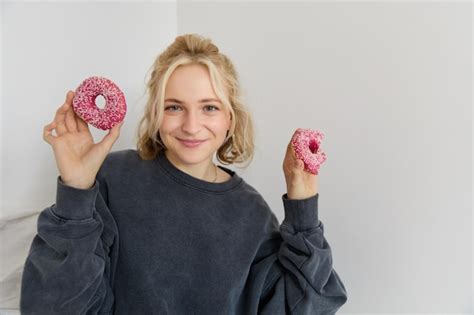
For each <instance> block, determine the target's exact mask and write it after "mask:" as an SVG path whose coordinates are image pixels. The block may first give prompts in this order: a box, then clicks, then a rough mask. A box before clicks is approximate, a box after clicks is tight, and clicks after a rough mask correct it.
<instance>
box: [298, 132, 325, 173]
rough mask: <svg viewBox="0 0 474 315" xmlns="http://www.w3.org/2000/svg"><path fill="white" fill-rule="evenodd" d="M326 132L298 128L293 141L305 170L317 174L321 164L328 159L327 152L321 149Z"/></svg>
mask: <svg viewBox="0 0 474 315" xmlns="http://www.w3.org/2000/svg"><path fill="white" fill-rule="evenodd" d="M323 139H324V134H323V133H322V132H320V131H318V130H312V129H303V128H298V129H297V130H296V132H295V135H294V137H293V139H292V141H291V143H292V146H293V149H294V151H295V155H296V157H297V158H298V159H299V160H302V161H303V163H304V170H305V171H307V172H309V173H311V174H313V175H317V174H318V172H319V168H320V167H321V164H323V163H324V162H325V161H326V160H327V157H326V153H325V152H324V151H323V150H322V149H321V141H322V140H323Z"/></svg>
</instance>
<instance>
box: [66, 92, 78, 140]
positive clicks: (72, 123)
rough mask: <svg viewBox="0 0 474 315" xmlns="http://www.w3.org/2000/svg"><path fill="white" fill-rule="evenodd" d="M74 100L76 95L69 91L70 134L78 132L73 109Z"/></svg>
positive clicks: (67, 121) (68, 126)
mask: <svg viewBox="0 0 474 315" xmlns="http://www.w3.org/2000/svg"><path fill="white" fill-rule="evenodd" d="M73 98H74V93H73V92H71V91H68V93H67V98H66V103H67V104H68V111H67V113H66V127H67V130H68V131H69V132H77V123H76V117H75V115H76V113H74V110H73V109H72V99H73Z"/></svg>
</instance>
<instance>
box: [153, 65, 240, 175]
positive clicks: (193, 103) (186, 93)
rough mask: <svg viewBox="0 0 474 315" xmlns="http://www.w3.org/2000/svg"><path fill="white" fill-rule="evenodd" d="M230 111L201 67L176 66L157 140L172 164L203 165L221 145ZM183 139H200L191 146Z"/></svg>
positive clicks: (229, 124)
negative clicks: (171, 160) (161, 142)
mask: <svg viewBox="0 0 474 315" xmlns="http://www.w3.org/2000/svg"><path fill="white" fill-rule="evenodd" d="M230 126H231V118H230V111H229V110H228V109H227V108H226V107H225V106H224V105H223V104H222V103H221V102H220V101H219V100H218V98H217V96H216V94H215V93H214V90H213V88H212V83H211V78H210V75H209V72H208V69H207V67H206V66H204V65H184V66H179V67H178V68H176V69H175V71H174V72H173V73H172V74H171V77H170V78H169V80H168V83H167V86H166V89H165V106H164V115H163V121H162V125H161V127H160V137H161V140H162V141H163V143H164V145H165V146H166V148H167V152H168V153H167V154H168V155H171V158H172V159H173V161H174V162H175V163H179V164H181V165H186V166H190V165H191V164H195V165H197V164H201V163H202V164H204V165H206V163H209V161H210V160H212V156H213V155H214V153H215V152H216V151H217V150H218V149H219V147H220V146H221V145H222V144H223V143H224V140H225V137H226V133H227V130H228V129H230ZM183 140H200V141H202V142H200V143H199V144H197V145H191V144H189V143H186V142H183Z"/></svg>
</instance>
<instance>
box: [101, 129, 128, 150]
mask: <svg viewBox="0 0 474 315" xmlns="http://www.w3.org/2000/svg"><path fill="white" fill-rule="evenodd" d="M123 123H124V122H123V121H121V122H120V123H118V124H116V125H115V126H113V127H112V128H111V129H110V130H109V132H108V133H107V134H106V135H105V136H104V138H103V139H102V141H101V142H100V145H102V146H104V149H105V150H106V151H107V152H110V149H111V148H112V146H113V145H114V143H115V141H117V139H118V137H119V136H120V129H121V127H122V125H123Z"/></svg>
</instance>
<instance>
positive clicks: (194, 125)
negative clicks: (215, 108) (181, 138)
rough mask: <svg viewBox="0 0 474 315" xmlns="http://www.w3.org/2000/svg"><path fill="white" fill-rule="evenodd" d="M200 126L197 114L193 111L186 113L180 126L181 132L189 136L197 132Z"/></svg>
mask: <svg viewBox="0 0 474 315" xmlns="http://www.w3.org/2000/svg"><path fill="white" fill-rule="evenodd" d="M200 126H201V122H200V119H199V113H196V112H194V111H188V113H187V114H186V116H185V117H184V121H183V126H182V129H183V131H185V132H187V133H190V134H195V133H197V132H198V131H199V129H200Z"/></svg>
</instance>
